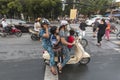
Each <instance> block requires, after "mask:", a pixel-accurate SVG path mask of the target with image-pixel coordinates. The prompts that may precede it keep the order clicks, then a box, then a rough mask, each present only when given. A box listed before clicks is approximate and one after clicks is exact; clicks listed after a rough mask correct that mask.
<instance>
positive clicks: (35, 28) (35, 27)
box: [34, 18, 41, 32]
mask: <svg viewBox="0 0 120 80" xmlns="http://www.w3.org/2000/svg"><path fill="white" fill-rule="evenodd" d="M40 20H41V18H38V19H36V20H35V23H34V30H35V31H37V32H39V31H40V28H41V25H40Z"/></svg>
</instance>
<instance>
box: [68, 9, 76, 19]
mask: <svg viewBox="0 0 120 80" xmlns="http://www.w3.org/2000/svg"><path fill="white" fill-rule="evenodd" d="M76 15H77V9H71V10H70V19H76Z"/></svg>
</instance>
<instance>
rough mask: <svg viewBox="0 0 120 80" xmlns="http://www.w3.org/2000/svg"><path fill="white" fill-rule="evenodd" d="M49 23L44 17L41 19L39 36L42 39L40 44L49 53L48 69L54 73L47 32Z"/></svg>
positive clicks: (52, 54) (52, 56)
mask: <svg viewBox="0 0 120 80" xmlns="http://www.w3.org/2000/svg"><path fill="white" fill-rule="evenodd" d="M49 24H50V22H49V21H48V20H47V19H44V20H42V21H41V28H42V29H41V30H40V33H39V35H40V37H41V39H42V46H43V48H44V49H45V50H47V51H48V53H49V55H50V69H51V72H52V73H53V74H54V75H56V74H57V72H56V69H55V61H54V58H55V56H54V51H53V49H52V45H51V42H50V33H49Z"/></svg>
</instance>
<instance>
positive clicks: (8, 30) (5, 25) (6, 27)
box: [2, 18, 11, 33]
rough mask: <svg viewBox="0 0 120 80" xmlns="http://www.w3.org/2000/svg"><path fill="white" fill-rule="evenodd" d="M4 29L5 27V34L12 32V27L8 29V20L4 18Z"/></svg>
mask: <svg viewBox="0 0 120 80" xmlns="http://www.w3.org/2000/svg"><path fill="white" fill-rule="evenodd" d="M2 27H3V29H4V30H5V32H7V33H9V32H10V29H11V28H10V27H8V23H7V22H6V19H5V18H3V19H2Z"/></svg>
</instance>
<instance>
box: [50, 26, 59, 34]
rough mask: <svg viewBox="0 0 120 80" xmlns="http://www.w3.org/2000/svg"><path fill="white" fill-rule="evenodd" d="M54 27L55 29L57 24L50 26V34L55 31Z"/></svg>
mask: <svg viewBox="0 0 120 80" xmlns="http://www.w3.org/2000/svg"><path fill="white" fill-rule="evenodd" d="M56 29H57V26H53V27H51V29H50V33H51V34H54V33H55V32H56Z"/></svg>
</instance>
